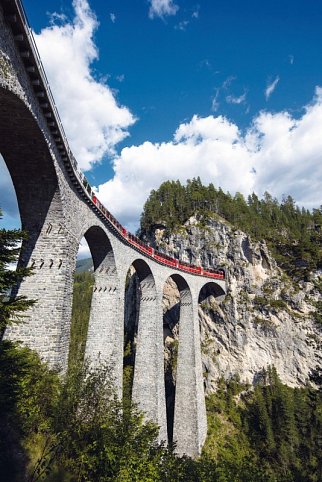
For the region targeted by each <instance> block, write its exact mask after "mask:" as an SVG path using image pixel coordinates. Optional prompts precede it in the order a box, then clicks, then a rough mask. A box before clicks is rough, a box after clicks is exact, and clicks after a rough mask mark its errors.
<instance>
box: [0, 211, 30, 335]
mask: <svg viewBox="0 0 322 482" xmlns="http://www.w3.org/2000/svg"><path fill="white" fill-rule="evenodd" d="M0 219H1V211H0ZM26 237H27V235H26V233H25V232H23V231H20V230H17V229H15V230H8V231H7V230H6V229H0V338H2V336H3V333H4V330H5V328H6V327H7V326H8V325H10V324H12V323H18V322H21V321H22V320H23V319H24V315H23V313H24V312H25V311H26V310H27V309H28V308H29V307H30V306H32V305H33V304H34V303H35V301H33V300H27V299H26V297H25V296H15V295H14V289H15V288H16V286H17V285H18V284H19V283H21V281H22V279H23V278H24V277H26V276H29V275H30V274H31V270H30V269H29V268H23V267H19V266H18V267H17V268H16V270H12V269H9V268H10V264H11V263H16V262H17V260H18V257H19V253H20V243H21V241H22V240H24V239H26Z"/></svg>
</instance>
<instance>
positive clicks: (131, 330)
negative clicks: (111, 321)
mask: <svg viewBox="0 0 322 482" xmlns="http://www.w3.org/2000/svg"><path fill="white" fill-rule="evenodd" d="M140 300H141V286H140V279H139V276H138V274H137V272H136V270H135V268H134V266H133V265H131V266H130V268H129V269H128V271H127V274H126V280H125V294H124V347H123V403H124V405H126V406H128V405H131V401H132V388H133V377H134V366H135V353H136V344H137V333H138V324H139V312H140Z"/></svg>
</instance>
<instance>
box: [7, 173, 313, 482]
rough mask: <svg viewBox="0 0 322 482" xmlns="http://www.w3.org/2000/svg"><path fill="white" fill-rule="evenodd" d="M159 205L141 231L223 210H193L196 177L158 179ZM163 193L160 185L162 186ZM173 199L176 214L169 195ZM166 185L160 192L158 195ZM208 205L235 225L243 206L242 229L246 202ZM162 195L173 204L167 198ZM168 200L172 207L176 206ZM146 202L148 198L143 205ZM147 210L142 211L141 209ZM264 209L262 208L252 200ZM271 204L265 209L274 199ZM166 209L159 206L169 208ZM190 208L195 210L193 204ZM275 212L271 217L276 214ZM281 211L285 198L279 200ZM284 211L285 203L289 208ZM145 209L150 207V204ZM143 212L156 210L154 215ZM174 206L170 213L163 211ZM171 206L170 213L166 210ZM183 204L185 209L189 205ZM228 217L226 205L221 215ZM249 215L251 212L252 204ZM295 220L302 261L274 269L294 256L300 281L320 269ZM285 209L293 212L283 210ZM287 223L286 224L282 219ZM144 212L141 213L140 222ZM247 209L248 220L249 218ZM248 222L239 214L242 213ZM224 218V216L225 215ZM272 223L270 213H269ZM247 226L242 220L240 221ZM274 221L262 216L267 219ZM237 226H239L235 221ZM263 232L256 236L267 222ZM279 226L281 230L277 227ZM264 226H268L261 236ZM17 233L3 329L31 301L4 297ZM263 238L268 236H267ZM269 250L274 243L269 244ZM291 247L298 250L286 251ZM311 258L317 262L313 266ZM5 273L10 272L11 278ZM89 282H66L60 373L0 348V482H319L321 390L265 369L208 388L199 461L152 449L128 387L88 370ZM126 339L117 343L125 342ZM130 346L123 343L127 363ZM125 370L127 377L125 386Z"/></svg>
mask: <svg viewBox="0 0 322 482" xmlns="http://www.w3.org/2000/svg"><path fill="white" fill-rule="evenodd" d="M165 185H166V186H165V187H164V185H163V187H162V186H161V188H162V189H161V188H160V189H161V191H162V192H163V194H162V196H164V197H163V198H162V204H161V205H160V202H159V206H158V202H157V199H158V196H159V195H161V194H160V193H161V191H160V193H159V192H157V191H155V192H154V193H152V194H151V197H150V199H149V200H148V201H147V204H146V207H145V211H144V213H143V215H142V233H143V232H144V230H148V229H150V228H151V227H152V225H154V224H157V223H163V224H166V226H167V227H168V229H175V228H176V227H178V226H179V225H180V224H181V223H182V222H184V220H185V219H186V218H187V217H188V216H189V215H190V213H195V212H197V213H199V214H200V216H201V217H200V219H201V220H202V222H205V220H206V219H207V216H214V215H216V216H218V215H220V216H224V214H225V213H224V212H223V207H221V208H220V209H221V210H219V207H218V206H219V203H218V204H216V210H215V209H214V208H213V206H211V207H210V206H209V205H208V204H207V203H208V201H207V202H206V197H204V198H203V200H200V199H199V201H198V202H197V193H195V195H194V198H193V199H194V201H195V204H193V203H192V204H191V202H192V201H191V196H190V194H191V193H190V194H189V193H188V188H189V190H191V189H192V185H196V186H199V188H198V189H201V191H202V190H203V189H204V190H205V192H206V191H207V190H210V191H212V189H214V188H213V187H212V188H210V186H208V187H207V188H203V187H202V185H201V183H200V181H199V180H196V181H191V182H190V183H188V185H187V186H186V187H183V186H181V185H180V183H165ZM169 186H170V187H169ZM177 188H178V191H180V192H181V194H180V196H182V201H184V200H186V204H185V203H184V204H183V206H182V210H183V211H184V214H183V213H181V214H180V216H182V217H180V222H179V220H178V219H177V218H176V216H177V213H180V212H181V208H180V206H179V205H178V202H179V201H178V199H179V198H176V195H175V194H173V196H172V195H171V196H172V197H171V196H170V193H171V192H172V193H174V192H175V191H176V190H177ZM163 189H164V191H163ZM215 192H216V193H217V194H216V195H215V196H214V199H215V197H216V196H217V195H218V197H220V196H222V197H223V199H224V200H225V199H226V200H227V199H231V201H230V203H231V207H233V206H235V208H236V209H235V220H233V219H232V213H230V214H229V213H226V216H225V218H226V219H227V221H228V222H231V223H234V225H236V227H237V221H236V219H239V218H238V216H239V215H238V209H237V206H238V205H239V204H240V206H246V208H245V212H243V211H241V212H242V213H243V214H240V219H241V220H243V222H245V223H246V219H247V216H248V215H249V210H250V209H251V208H250V206H249V205H248V203H247V202H246V201H245V200H243V199H242V198H239V196H237V198H236V199H235V198H231V197H229V195H226V194H223V193H222V191H215ZM171 199H172V200H171ZM174 199H177V201H176V202H174ZM151 200H152V201H151ZM150 202H151V203H152V204H150ZM259 202H260V203H263V204H262V208H261V209H263V210H264V208H265V206H266V207H267V202H268V201H267V200H265V199H264V200H262V201H259ZM272 202H273V201H272ZM167 203H168V207H167V209H165V208H164V209H162V208H163V207H164V206H167ZM198 203H199V204H198ZM273 204H275V205H276V210H277V212H278V213H279V215H280V216H281V217H283V216H282V213H284V210H285V209H286V208H284V207H283V203H282V204H280V205H277V204H276V202H275V201H274V202H273ZM284 204H286V201H285V203H284ZM293 204H294V203H293ZM149 206H150V207H149ZM151 206H154V208H153V209H155V210H156V212H155V214H154V215H153V216H152V212H151V211H149V210H150V208H151V209H152V207H151ZM171 206H172V208H171V209H170V207H171ZM173 206H176V207H175V208H173ZM189 206H190V207H189ZM225 209H227V212H228V207H227V208H225ZM252 209H253V208H252ZM290 209H291V210H292V209H293V211H294V217H295V219H296V220H297V222H299V220H300V219H302V220H304V219H306V221H305V222H306V224H305V225H304V226H305V230H306V231H305V233H302V234H301V232H300V228H299V227H298V228H297V229H295V228H294V229H293V227H292V226H291V225H290V226H289V233H290V234H289V236H292V242H291V241H290V240H289V244H290V246H293V247H295V246H298V247H300V246H301V244H300V243H301V239H306V240H307V245H306V246H307V248H305V249H304V250H303V251H301V256H300V257H299V258H298V257H297V254H296V253H295V252H294V251H292V252H291V254H288V255H287V256H286V255H285V254H283V252H282V251H280V252H279V251H278V252H277V254H278V253H280V256H281V261H280V262H281V263H283V262H284V260H285V259H288V256H292V257H293V258H292V259H293V260H296V259H304V260H306V262H307V263H308V264H307V265H306V267H305V269H304V271H301V269H302V268H299V269H298V270H295V271H294V270H293V271H290V269H289V268H288V266H289V265H287V264H286V269H289V271H290V272H292V274H293V276H302V275H303V274H304V276H309V267H311V268H317V267H320V266H321V259H320V258H319V256H320V251H319V250H320V244H319V243H320V236H321V234H320V230H319V229H320V228H319V219H320V217H321V211H320V210H316V211H315V212H314V213H308V212H302V211H300V210H298V208H296V207H295V206H294V205H293V208H290ZM290 212H291V211H290ZM290 212H289V213H288V215H285V219H284V221H283V223H284V224H283V229H284V226H287V225H288V222H290V218H289V216H291V214H290ZM148 213H150V214H148ZM247 213H248V214H247ZM246 214H247V215H246ZM229 216H230V219H228V217H229ZM269 218H270V217H269ZM248 222H249V223H251V221H250V218H248ZM270 222H272V220H271V221H270ZM238 227H240V228H241V224H240V225H239V224H238ZM261 229H262V231H261V234H260V235H259V234H255V231H256V229H255V228H254V227H253V230H254V231H252V235H254V236H257V235H258V236H260V237H264V234H263V233H264V231H265V229H266V227H265V223H263V225H262V227H261ZM285 229H287V228H286V227H285ZM267 230H268V228H267ZM278 235H279V236H280V239H281V241H280V242H281V243H284V245H285V246H286V244H287V237H286V234H285V233H282V234H281V233H278V227H277V226H275V234H274V236H278ZM19 236H21V234H20V233H12V232H6V231H5V230H2V231H1V236H0V320H1V326H2V327H6V326H7V325H8V324H9V323H15V322H18V321H20V322H22V321H23V320H21V319H20V320H19V317H18V318H17V315H19V314H20V313H21V312H23V311H24V310H25V309H26V308H27V307H28V306H30V304H31V303H32V302H30V301H29V300H26V299H20V300H19V299H18V300H17V299H14V298H12V299H8V297H7V293H8V289H9V288H11V287H13V286H14V285H15V284H16V282H17V279H20V278H22V277H24V276H26V275H30V272H29V271H28V270H27V271H20V272H18V274H17V273H15V274H10V273H9V270H8V263H9V262H11V261H14V260H15V258H16V257H17V255H18V251H17V250H16V251H13V250H12V246H11V244H12V243H14V242H15V241H13V240H16V239H19ZM272 239H273V236H272ZM272 242H273V241H272ZM296 242H297V243H298V244H297V245H296ZM314 253H316V256H317V258H316V259H314V258H313V254H314ZM11 273H12V272H11ZM92 285H93V275H92V274H90V273H87V272H85V273H81V274H76V276H75V284H74V303H73V320H72V327H71V344H70V359H69V370H68V373H67V375H65V376H63V377H62V376H58V374H57V373H56V372H55V371H53V370H50V369H49V368H48V366H47V365H46V364H44V363H43V362H41V360H40V359H39V357H38V355H37V354H36V353H34V352H32V351H31V350H29V349H28V348H23V347H21V346H20V345H19V344H17V343H11V342H9V341H3V340H0V474H1V475H0V478H1V480H2V479H3V480H5V481H6V482H11V481H12V482H21V481H26V482H36V481H47V482H74V481H75V482H76V481H84V482H86V481H87V482H93V481H95V482H96V481H97V482H104V481H114V482H292V481H296V482H319V481H320V480H322V462H321V452H322V438H321V433H322V389H321V382H322V380H321V374H320V373H317V374H316V379H315V383H316V385H317V386H319V387H320V388H319V389H318V390H316V389H313V388H312V387H310V386H309V385H307V386H306V387H305V388H295V389H294V388H290V387H287V386H286V385H284V384H282V383H281V381H280V379H279V377H278V374H277V373H276V370H275V369H274V367H270V368H269V369H268V370H267V371H263V373H262V377H261V379H260V380H258V383H257V385H256V387H255V388H252V387H250V386H247V385H245V384H241V383H240V382H239V380H238V379H234V378H233V379H230V380H228V381H227V380H226V381H224V380H220V382H219V385H218V390H217V391H216V393H213V394H211V395H210V396H209V397H208V398H207V413H208V437H207V440H206V444H205V446H204V450H203V453H202V455H201V457H200V458H199V459H197V460H191V459H188V458H186V457H176V456H175V453H174V450H173V447H171V448H170V449H168V448H166V447H165V446H164V445H161V446H160V445H159V444H158V442H157V432H158V429H157V427H156V426H155V425H154V424H152V423H149V422H148V423H145V422H144V421H143V417H142V414H140V413H139V412H138V411H137V409H136V408H135V407H133V406H131V402H130V400H129V397H128V396H127V394H128V393H130V390H127V391H126V392H125V396H124V399H123V400H122V402H120V401H118V400H116V398H115V395H114V390H113V387H112V386H111V381H110V380H111V376H110V370H109V367H107V366H103V367H101V368H100V369H98V370H94V371H91V370H89V367H88V363H87V362H86V361H85V362H84V347H85V342H86V334H87V326H88V317H89V311H90V302H91V293H92ZM125 339H126V340H127V337H125ZM127 349H128V343H127V345H126V347H125V353H124V354H125V358H126V357H127V355H128V353H127ZM127 368H128V367H127V366H126V364H125V376H124V377H125V379H126V380H127V379H128V378H129V376H128V373H127V372H126V369H127Z"/></svg>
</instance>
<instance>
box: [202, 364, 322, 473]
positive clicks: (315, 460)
mask: <svg viewBox="0 0 322 482" xmlns="http://www.w3.org/2000/svg"><path fill="white" fill-rule="evenodd" d="M207 410H208V438H207V441H206V444H205V447H204V453H205V454H206V455H207V457H210V458H213V457H215V459H216V473H217V474H218V473H220V474H221V475H220V477H222V478H219V479H218V480H227V481H228V480H236V481H243V480H245V481H248V480H253V481H261V480H262V481H272V482H273V481H274V482H275V481H285V482H286V481H290V482H291V481H299V482H300V481H301V482H308V481H312V482H313V481H314V482H318V481H319V480H321V479H322V464H321V459H320V455H319V454H320V453H321V449H322V438H321V428H322V392H321V391H317V390H313V389H312V388H309V387H308V388H301V389H299V388H296V389H292V388H290V387H287V386H286V385H283V384H282V383H281V381H280V380H279V377H278V375H277V372H276V370H275V369H274V367H272V368H269V369H268V370H267V371H263V373H262V377H261V380H260V382H259V383H258V384H257V385H256V387H255V389H254V390H247V387H246V386H245V385H242V384H239V383H238V381H235V380H232V381H230V382H228V383H225V382H224V381H223V380H221V382H220V383H219V387H218V391H217V392H216V393H215V394H213V395H211V396H210V397H209V399H208V401H207Z"/></svg>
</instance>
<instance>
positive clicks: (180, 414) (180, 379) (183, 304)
mask: <svg viewBox="0 0 322 482" xmlns="http://www.w3.org/2000/svg"><path fill="white" fill-rule="evenodd" d="M171 278H172V279H173V281H174V282H175V283H176V285H177V287H178V290H179V293H180V319H179V323H180V326H179V346H178V359H177V373H176V395H175V408H174V422H173V441H174V442H175V443H176V451H177V452H178V453H179V454H180V455H182V454H186V455H188V456H191V457H195V456H197V455H198V454H200V452H201V448H202V445H203V443H204V441H205V437H206V433H207V421H206V408H205V398H204V390H203V377H202V365H201V348H200V333H199V324H198V314H197V309H196V303H195V300H194V297H193V293H192V291H191V289H190V286H189V284H188V282H187V281H186V279H185V278H184V277H183V276H182V275H180V274H173V275H171Z"/></svg>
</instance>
